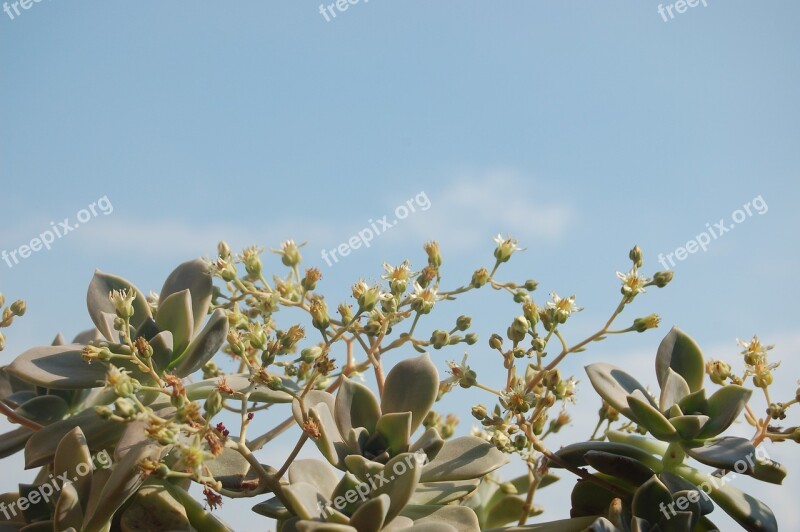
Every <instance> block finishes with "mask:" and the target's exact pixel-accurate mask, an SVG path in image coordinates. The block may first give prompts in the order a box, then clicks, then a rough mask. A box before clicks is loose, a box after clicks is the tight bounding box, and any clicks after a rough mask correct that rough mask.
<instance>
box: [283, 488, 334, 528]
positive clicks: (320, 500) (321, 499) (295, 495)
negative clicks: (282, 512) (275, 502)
mask: <svg viewBox="0 0 800 532" xmlns="http://www.w3.org/2000/svg"><path fill="white" fill-rule="evenodd" d="M283 493H284V494H285V495H286V499H287V500H288V501H289V503H290V504H291V505H292V508H293V509H294V511H295V512H296V513H297V515H298V517H300V518H301V519H315V518H317V517H319V516H320V515H321V507H323V506H324V505H325V504H326V503H327V499H325V496H324V495H322V494H321V493H320V492H319V491H318V490H317V488H316V486H314V485H312V484H308V483H307V482H297V483H294V484H288V485H286V486H284V488H283Z"/></svg>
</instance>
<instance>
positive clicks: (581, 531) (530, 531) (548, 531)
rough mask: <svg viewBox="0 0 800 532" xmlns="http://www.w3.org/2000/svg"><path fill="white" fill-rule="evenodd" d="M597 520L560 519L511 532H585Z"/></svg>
mask: <svg viewBox="0 0 800 532" xmlns="http://www.w3.org/2000/svg"><path fill="white" fill-rule="evenodd" d="M596 520H597V517H596V516H588V517H575V518H572V519H560V520H558V521H548V522H546V523H537V524H535V525H525V526H517V527H514V528H512V529H510V530H509V532H511V531H514V532H585V531H586V529H587V528H588V527H590V526H592V523H594V522H595V521H596ZM503 530H507V529H498V528H495V529H492V530H489V531H487V532H502V531H503Z"/></svg>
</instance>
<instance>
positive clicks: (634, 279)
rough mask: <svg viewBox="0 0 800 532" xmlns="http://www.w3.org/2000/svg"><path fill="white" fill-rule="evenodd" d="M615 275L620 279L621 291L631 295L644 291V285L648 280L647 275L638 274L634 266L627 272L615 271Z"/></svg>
mask: <svg viewBox="0 0 800 532" xmlns="http://www.w3.org/2000/svg"><path fill="white" fill-rule="evenodd" d="M617 277H618V278H619V280H620V281H622V293H623V294H624V295H626V296H631V297H633V296H635V295H636V294H639V293H642V292H645V289H644V287H645V286H646V285H647V283H649V282H650V279H648V278H647V277H644V276H642V275H639V272H638V271H637V270H636V268H633V269H632V270H631V271H629V272H628V273H622V272H617Z"/></svg>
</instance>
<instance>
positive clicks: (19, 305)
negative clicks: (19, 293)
mask: <svg viewBox="0 0 800 532" xmlns="http://www.w3.org/2000/svg"><path fill="white" fill-rule="evenodd" d="M10 308H11V312H13V313H14V315H16V316H24V315H25V308H26V307H25V302H24V301H23V300H21V299H17V300H16V301H14V302H13V303H11V307H10Z"/></svg>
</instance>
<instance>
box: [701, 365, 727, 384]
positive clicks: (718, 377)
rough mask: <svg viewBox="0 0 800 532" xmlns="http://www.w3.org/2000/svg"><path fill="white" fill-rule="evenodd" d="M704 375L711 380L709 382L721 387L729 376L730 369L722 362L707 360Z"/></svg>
mask: <svg viewBox="0 0 800 532" xmlns="http://www.w3.org/2000/svg"><path fill="white" fill-rule="evenodd" d="M706 373H707V374H708V376H709V377H710V378H711V382H713V383H714V384H720V385H723V384H725V381H726V380H727V379H728V377H730V376H731V367H730V365H728V363H727V362H724V361H722V360H709V361H708V362H706Z"/></svg>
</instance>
